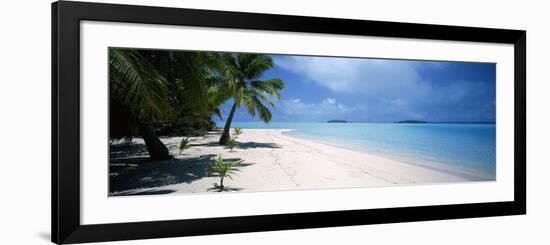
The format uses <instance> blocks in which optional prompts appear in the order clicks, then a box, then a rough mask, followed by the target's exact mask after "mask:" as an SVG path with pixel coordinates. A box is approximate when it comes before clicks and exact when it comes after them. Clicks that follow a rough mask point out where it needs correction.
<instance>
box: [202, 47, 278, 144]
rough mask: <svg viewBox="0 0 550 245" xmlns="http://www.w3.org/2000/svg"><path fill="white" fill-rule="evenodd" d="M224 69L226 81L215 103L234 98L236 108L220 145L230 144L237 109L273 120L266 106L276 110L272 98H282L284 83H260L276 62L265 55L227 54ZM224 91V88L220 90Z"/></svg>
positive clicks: (271, 80) (232, 112) (230, 113)
mask: <svg viewBox="0 0 550 245" xmlns="http://www.w3.org/2000/svg"><path fill="white" fill-rule="evenodd" d="M222 58H223V60H224V65H225V66H224V69H223V70H222V72H221V74H220V76H221V77H222V78H223V80H224V82H223V83H222V84H221V86H219V87H218V88H217V89H218V93H217V94H216V95H215V96H214V98H213V99H212V100H214V101H225V100H227V99H229V98H233V106H232V107H231V111H230V112H229V116H228V117H227V120H226V122H225V127H224V129H223V133H222V136H221V137H220V140H219V144H221V145H226V144H227V142H228V141H229V137H230V134H229V129H230V128H231V121H232V120H233V116H234V115H235V111H236V110H237V108H239V107H241V106H245V107H246V108H247V110H248V113H249V114H250V115H252V116H256V114H259V117H260V119H261V120H262V121H264V122H265V123H268V122H269V121H271V111H270V110H269V108H268V107H267V106H266V103H267V104H268V105H269V106H271V107H272V108H275V105H274V103H273V101H272V98H275V99H279V98H280V96H281V94H280V93H279V90H281V89H283V88H284V83H283V81H282V80H281V79H279V78H273V79H269V80H260V79H259V78H260V76H261V75H262V74H263V73H264V72H265V71H267V70H269V69H271V68H272V67H273V60H272V59H271V57H270V56H268V55H264V54H226V55H223V57H222ZM220 88H221V89H220Z"/></svg>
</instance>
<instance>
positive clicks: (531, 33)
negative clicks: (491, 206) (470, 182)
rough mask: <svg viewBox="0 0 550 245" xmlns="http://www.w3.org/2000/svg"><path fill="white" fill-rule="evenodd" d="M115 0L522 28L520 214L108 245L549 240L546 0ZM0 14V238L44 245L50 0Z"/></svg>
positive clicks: (15, 4)
mask: <svg viewBox="0 0 550 245" xmlns="http://www.w3.org/2000/svg"><path fill="white" fill-rule="evenodd" d="M106 2H115V1H106ZM117 2H119V3H134V4H148V5H164V6H178V7H187V8H203V9H218V10H233V11H245V12H263V13H282V14H295V15H313V16H327V17H339V18H356V19H372V20H386V21H403V22H419V23H430V24H450V25H465V26H480V27H495V28H512V29H525V30H527V40H528V42H527V74H528V75H527V83H528V84H527V94H528V95H527V97H528V99H527V104H528V108H527V114H528V115H527V117H528V119H527V147H528V149H527V160H528V189H527V195H528V207H527V212H528V214H527V215H526V216H515V217H498V218H479V219H464V220H451V221H431V222H415V223H403V224H385V225H373V226H355V227H342V228H328V229H310V230H300V231H278V232H262V233H247V234H236V235H235V234H232V235H219V236H203V237H190V238H174V239H158V240H142V241H131V242H117V243H109V244H195V243H201V244H211V243H212V244H214V243H216V244H255V245H257V244H285V243H286V244H295V243H298V242H300V243H308V244H309V243H315V244H334V243H338V244H366V243H370V244H402V243H406V244H424V245H428V244H438V245H439V244H481V243H487V244H499V243H506V244H522V243H526V244H549V242H550V238H549V237H548V234H547V233H548V230H549V227H550V220H549V219H550V191H549V189H550V177H549V175H550V165H549V164H550V163H549V162H550V161H549V160H550V156H549V155H548V147H549V146H550V143H549V140H550V127H549V125H550V115H549V112H550V110H549V109H548V108H549V107H550V96H549V95H548V94H549V93H550V76H549V75H548V72H547V71H548V69H549V67H550V62H548V56H549V55H550V48H549V47H550V28H548V26H547V24H546V23H549V22H550V17H548V10H549V8H548V7H547V6H545V1H530V2H528V1H509V2H505V1H502V0H500V1H492V0H491V1H479V0H473V1H470V0H461V1H454V2H449V1H439V0H415V1H407V0H403V1H395V0H385V1H376V3H375V2H374V1H372V2H367V1H351V0H338V1H324V2H321V1H315V0H300V1H296V0H277V1H254V0H232V1H227V0H214V1H206V0H188V1H183V0H179V1H177V0H170V1H169V0H159V1H152V0H134V1H130V0H125V1H122V0H120V1H117ZM0 18H1V21H0V25H1V29H0V33H1V37H0V43H1V46H0V47H1V49H0V64H1V65H0V67H1V68H0V71H1V72H0V115H2V116H1V120H0V166H1V168H0V195H1V201H0V227H1V231H2V232H1V235H0V244H48V243H49V242H48V241H49V236H50V235H49V230H50V1H44V0H40V1H39V0H27V1H23V0H21V1H7V2H5V3H4V4H3V5H2V7H1V8H0Z"/></svg>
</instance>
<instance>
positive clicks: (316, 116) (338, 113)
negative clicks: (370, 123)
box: [277, 98, 359, 120]
mask: <svg viewBox="0 0 550 245" xmlns="http://www.w3.org/2000/svg"><path fill="white" fill-rule="evenodd" d="M278 104H279V105H278V107H277V108H278V109H277V110H278V111H280V112H282V113H283V114H285V115H288V116H293V117H294V118H298V117H299V118H302V119H304V120H325V119H330V118H347V117H350V116H351V114H350V113H354V112H356V111H357V110H358V109H359V108H356V107H352V106H347V105H345V104H342V103H337V101H336V99H334V98H326V99H324V100H322V101H321V102H319V103H305V102H303V101H301V100H300V99H296V98H292V99H288V100H281V101H279V102H278Z"/></svg>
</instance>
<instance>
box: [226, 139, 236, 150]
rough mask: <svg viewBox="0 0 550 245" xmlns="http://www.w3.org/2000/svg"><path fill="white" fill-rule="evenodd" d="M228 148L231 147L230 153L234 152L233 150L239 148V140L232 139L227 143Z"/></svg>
mask: <svg viewBox="0 0 550 245" xmlns="http://www.w3.org/2000/svg"><path fill="white" fill-rule="evenodd" d="M227 147H229V152H233V149H234V148H235V147H237V140H236V138H233V137H230V138H229V140H228V141H227Z"/></svg>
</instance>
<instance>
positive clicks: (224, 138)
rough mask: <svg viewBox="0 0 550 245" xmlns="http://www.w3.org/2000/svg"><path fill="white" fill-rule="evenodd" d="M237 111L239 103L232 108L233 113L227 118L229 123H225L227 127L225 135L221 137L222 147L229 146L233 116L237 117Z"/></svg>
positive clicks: (224, 129) (224, 130) (224, 131)
mask: <svg viewBox="0 0 550 245" xmlns="http://www.w3.org/2000/svg"><path fill="white" fill-rule="evenodd" d="M236 110H237V102H235V103H234V104H233V107H231V112H229V116H228V117H227V121H226V122H225V127H223V133H222V137H220V142H219V144H220V145H227V141H229V129H231V121H232V120H233V115H235V111H236Z"/></svg>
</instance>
